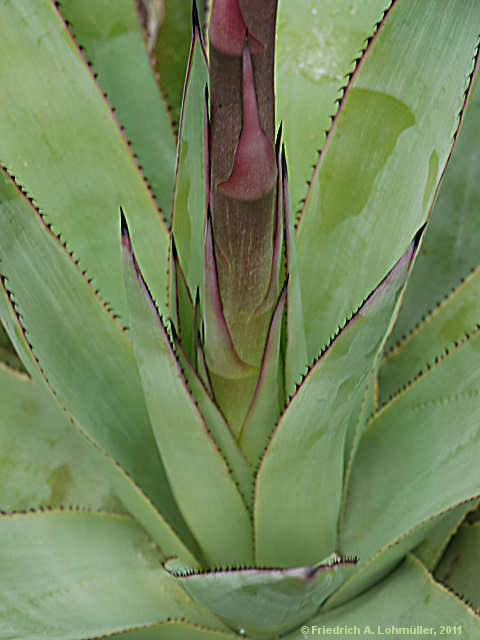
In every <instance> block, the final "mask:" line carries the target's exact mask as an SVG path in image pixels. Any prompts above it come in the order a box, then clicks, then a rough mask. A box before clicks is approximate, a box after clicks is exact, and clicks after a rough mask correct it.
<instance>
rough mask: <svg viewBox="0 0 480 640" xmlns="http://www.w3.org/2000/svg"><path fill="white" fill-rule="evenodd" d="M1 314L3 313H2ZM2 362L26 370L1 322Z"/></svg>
mask: <svg viewBox="0 0 480 640" xmlns="http://www.w3.org/2000/svg"><path fill="white" fill-rule="evenodd" d="M0 316H1V313H0ZM0 363H3V364H5V365H7V366H8V367H11V368H13V369H16V370H17V371H25V369H24V367H23V365H22V362H21V360H20V358H19V357H18V356H17V354H16V353H15V349H14V347H13V345H12V343H11V341H10V338H9V337H8V334H7V332H6V331H5V329H4V328H3V326H2V325H1V324H0Z"/></svg>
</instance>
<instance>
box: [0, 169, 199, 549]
mask: <svg viewBox="0 0 480 640" xmlns="http://www.w3.org/2000/svg"><path fill="white" fill-rule="evenodd" d="M0 230H1V232H0V259H1V262H0V273H1V275H2V280H1V283H2V289H3V295H2V307H1V311H2V321H4V322H5V321H7V323H8V326H9V327H10V328H9V334H10V336H11V338H12V339H13V340H14V345H15V348H16V349H17V352H18V353H20V354H22V355H23V356H24V364H25V366H27V367H28V370H29V372H31V374H32V376H34V377H35V378H38V377H41V378H42V379H43V380H44V381H46V382H47V385H48V387H49V388H50V391H52V392H53V393H54V395H55V396H56V398H57V400H58V402H59V403H60V405H61V407H63V408H64V409H65V411H66V412H67V415H68V416H69V417H70V418H71V420H72V421H73V422H74V423H75V425H76V426H77V428H78V429H80V430H81V431H82V433H83V434H84V435H85V436H86V437H87V438H88V439H89V440H90V441H91V442H93V443H94V444H95V446H96V448H97V450H99V451H100V453H99V455H98V456H97V459H99V460H100V461H101V462H100V464H104V465H105V466H106V467H107V469H108V473H109V474H110V479H111V482H112V485H113V486H114V488H115V490H116V491H117V493H118V494H119V495H120V496H121V498H122V500H123V501H124V502H125V504H126V506H127V508H128V509H129V510H130V511H132V512H133V513H134V514H135V516H136V517H137V518H138V519H139V520H140V521H141V522H142V524H143V525H144V526H145V527H146V528H147V529H148V530H149V531H150V532H151V534H152V536H153V537H154V538H155V539H156V540H157V542H158V543H159V544H161V545H162V549H163V550H164V551H165V552H166V553H167V554H168V553H176V554H181V555H182V556H183V557H185V558H189V559H190V560H192V556H191V554H190V553H189V552H187V550H186V549H185V547H184V545H183V543H182V542H180V540H179V538H178V537H177V535H176V534H175V533H174V531H173V530H172V527H173V528H174V529H175V530H176V531H177V532H179V533H180V535H181V536H182V537H183V539H185V540H188V541H189V545H190V546H191V547H192V548H194V546H195V545H194V542H193V540H192V537H191V535H190V534H189V532H188V529H187V527H186V525H185V523H184V521H183V518H182V517H181V515H180V513H179V511H178V507H177V506H176V503H175V501H174V499H173V497H172V493H171V490H170V487H169V484H168V481H167V477H166V474H165V469H164V466H163V463H162V461H161V458H160V456H159V453H158V449H157V446H156V443H155V439H154V436H153V433H152V429H151V426H150V421H149V418H148V414H147V410H146V407H145V400H144V397H143V392H142V387H141V383H140V377H139V374H138V370H137V367H136V363H135V358H134V354H133V349H132V344H131V342H130V340H129V339H128V337H127V336H126V334H125V332H124V330H122V328H121V326H120V325H119V324H118V322H117V321H116V320H115V317H114V316H113V315H112V314H111V313H110V312H109V311H108V308H107V306H106V305H105V304H104V303H103V302H102V300H101V299H100V298H99V297H98V295H96V293H95V290H94V288H93V287H92V285H91V283H90V282H89V280H88V279H87V276H85V275H84V274H82V272H81V270H80V268H79V267H78V265H77V264H76V263H75V260H74V258H72V257H71V256H70V255H69V253H68V251H67V250H66V249H65V247H64V246H63V245H62V242H61V240H60V239H58V238H57V237H56V236H55V234H54V233H53V232H52V230H51V228H50V227H49V226H48V224H47V223H46V222H45V219H44V218H43V217H42V214H41V213H40V212H39V211H38V210H37V209H36V208H35V207H34V206H33V204H32V203H31V202H30V201H29V200H28V197H27V196H26V195H25V194H24V193H22V191H21V190H20V188H19V187H18V186H17V185H16V184H14V183H13V182H12V180H11V179H10V178H9V177H8V175H7V174H6V173H5V172H3V171H2V172H1V173H0ZM117 237H118V230H117ZM7 293H8V296H7V298H8V297H9V298H10V302H8V300H7V301H6V300H5V297H6V294H7ZM12 303H13V305H14V306H12ZM9 305H10V306H9ZM19 334H20V336H22V337H21V338H17V339H16V340H15V336H18V335H19ZM158 510H159V511H160V512H161V513H162V515H160V514H159V511H158ZM164 518H166V519H167V521H168V523H167V521H166V520H164Z"/></svg>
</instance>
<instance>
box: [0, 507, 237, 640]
mask: <svg viewBox="0 0 480 640" xmlns="http://www.w3.org/2000/svg"><path fill="white" fill-rule="evenodd" d="M0 566H1V568H2V580H1V582H0V637H3V638H15V639H18V640H23V639H24V640H27V639H28V640H36V639H37V638H38V639H40V638H49V639H51V640H54V639H58V640H66V639H67V638H71V639H72V640H73V639H76V640H78V639H82V640H83V639H85V640H86V639H88V638H93V637H101V636H103V637H104V636H107V635H110V634H114V633H115V632H116V631H122V630H124V629H126V628H132V627H133V628H135V627H142V626H145V625H153V624H155V623H160V622H166V621H167V620H172V619H173V620H174V619H177V620H182V619H185V620H186V621H190V622H191V623H196V624H198V625H201V626H205V627H207V628H210V629H217V630H224V629H225V627H224V626H223V625H222V623H221V622H219V621H218V619H217V618H216V617H215V616H213V615H212V614H210V613H209V612H208V611H205V610H204V609H201V608H200V607H198V606H197V605H196V604H194V603H193V602H192V601H191V600H190V599H189V598H187V597H186V596H185V593H184V592H183V590H182V589H181V588H180V587H179V586H178V585H177V584H176V583H175V580H174V579H173V578H171V577H170V576H169V575H168V573H167V572H166V571H165V570H164V569H163V568H162V565H161V556H160V553H159V550H158V548H157V547H156V546H155V544H153V543H152V541H151V539H150V538H149V537H148V536H147V535H146V534H145V532H144V530H143V529H142V528H141V527H139V525H138V524H137V523H136V522H135V521H134V520H132V519H131V518H130V517H128V516H124V515H114V514H110V513H98V512H97V513H95V512H87V511H77V510H76V509H73V510H53V511H49V510H44V511H38V512H33V513H32V512H26V513H14V514H2V515H0ZM140 637H141V636H140ZM154 637H155V636H154ZM160 637H165V636H160ZM185 637H188V636H185ZM193 637H195V636H193ZM220 637H221V636H220ZM133 638H134V639H135V640H136V636H135V635H133ZM207 638H208V636H207Z"/></svg>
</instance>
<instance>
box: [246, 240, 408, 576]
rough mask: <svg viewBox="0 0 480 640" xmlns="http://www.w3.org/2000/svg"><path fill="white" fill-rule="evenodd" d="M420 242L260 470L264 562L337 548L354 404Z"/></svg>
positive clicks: (292, 411)
mask: <svg viewBox="0 0 480 640" xmlns="http://www.w3.org/2000/svg"><path fill="white" fill-rule="evenodd" d="M416 246H417V240H414V241H413V242H412V243H411V245H410V247H409V249H408V251H407V252H406V253H405V255H404V256H403V257H402V259H401V260H400V261H399V262H398V263H397V265H395V267H394V268H393V269H392V271H391V272H390V273H389V274H388V276H387V277H386V278H385V279H384V280H383V281H382V283H381V284H380V285H379V286H378V287H377V288H376V289H375V290H374V291H373V292H372V294H371V295H370V296H369V297H368V299H367V300H366V301H365V302H364V304H363V305H362V306H361V307H360V308H359V309H358V311H357V312H356V313H355V314H354V315H353V316H352V317H351V318H350V319H349V320H348V321H347V322H346V324H345V326H344V327H343V328H342V329H341V330H339V333H338V334H337V335H336V336H335V337H334V338H333V339H332V342H331V343H330V344H329V346H328V347H327V348H326V350H325V351H324V352H322V354H321V355H320V357H319V358H318V359H317V360H316V361H315V362H314V364H313V365H312V367H311V368H310V370H309V372H308V373H307V375H306V377H305V378H304V380H303V382H302V383H301V385H300V387H299V388H298V390H297V392H296V394H295V395H294V396H293V398H292V399H291V400H290V402H289V404H288V405H287V408H286V409H285V410H284V412H283V414H282V416H281V418H280V421H279V422H278V424H277V426H276V428H275V431H274V432H273V435H272V438H271V440H270V442H269V444H268V447H267V449H266V451H265V454H264V457H263V459H262V461H261V463H260V468H259V471H258V475H257V481H256V496H255V544H256V552H255V553H256V562H258V563H262V564H267V565H274V564H281V565H282V566H302V565H303V564H307V563H309V564H312V561H314V560H315V557H317V558H318V557H322V554H323V555H325V554H326V553H328V552H332V551H333V550H335V547H336V536H337V517H338V513H339V508H340V500H341V494H342V489H343V457H344V443H345V435H346V428H347V424H348V421H349V419H350V411H351V406H352V405H353V406H355V398H356V397H360V398H361V397H362V395H363V391H364V386H365V384H366V383H367V380H368V374H369V372H370V370H371V368H372V365H373V363H374V360H375V358H376V356H377V354H378V352H379V350H380V349H381V347H382V344H383V342H384V340H385V335H386V332H387V330H388V328H389V324H390V322H391V318H392V313H394V311H395V307H397V305H398V298H399V296H400V295H401V292H402V290H403V287H404V284H405V280H406V278H407V275H408V272H409V269H410V265H411V261H412V259H413V256H414V253H415V250H416ZM286 478H295V483H291V482H287V483H285V479H286ZM312 487H315V491H312ZM305 514H308V517H307V518H305ZM293 540H297V541H299V542H298V544H297V545H296V544H294V543H292V541H293Z"/></svg>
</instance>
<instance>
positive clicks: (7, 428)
mask: <svg viewBox="0 0 480 640" xmlns="http://www.w3.org/2000/svg"><path fill="white" fill-rule="evenodd" d="M0 406H1V407H2V412H1V416H0V509H3V510H4V511H11V510H12V509H27V508H30V507H39V506H40V505H49V506H53V507H58V506H60V505H61V504H81V505H82V506H87V507H91V508H93V509H108V510H110V511H112V510H115V511H122V510H123V508H122V506H121V504H120V502H119V501H118V498H117V497H116V496H115V494H114V493H113V492H112V489H111V486H110V484H109V482H108V480H107V478H106V477H105V475H104V474H103V473H102V472H101V470H99V469H98V466H97V464H96V460H95V458H94V457H93V456H92V452H91V447H89V445H88V444H87V442H86V441H85V439H84V438H81V437H80V435H79V434H78V433H76V432H75V431H74V430H73V429H72V425H71V424H70V423H69V421H68V420H67V418H66V417H65V414H64V413H63V411H61V409H60V407H58V405H56V404H55V401H54V400H53V398H51V397H49V394H48V392H47V391H46V390H45V389H42V388H41V387H40V386H39V385H38V384H36V383H34V382H33V381H32V380H31V379H30V378H29V377H28V376H26V375H25V374H20V373H18V372H16V371H14V370H12V369H8V368H7V367H5V366H3V365H1V364H0Z"/></svg>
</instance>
